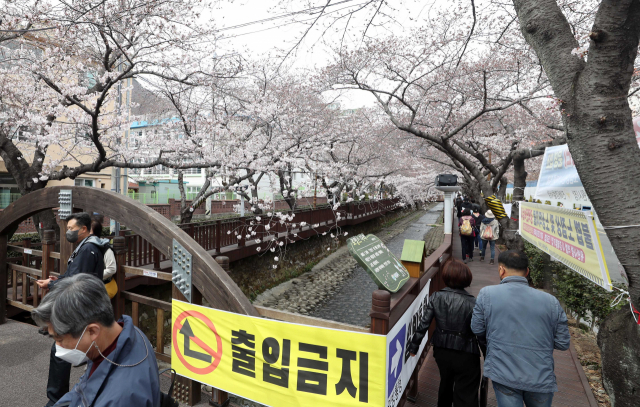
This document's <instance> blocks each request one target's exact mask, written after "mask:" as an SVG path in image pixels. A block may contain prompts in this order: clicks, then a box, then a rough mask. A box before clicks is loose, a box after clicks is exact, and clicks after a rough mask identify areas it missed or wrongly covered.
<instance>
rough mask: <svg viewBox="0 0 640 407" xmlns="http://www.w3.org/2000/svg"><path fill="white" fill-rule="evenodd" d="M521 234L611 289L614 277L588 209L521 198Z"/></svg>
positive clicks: (566, 263)
mask: <svg viewBox="0 0 640 407" xmlns="http://www.w3.org/2000/svg"><path fill="white" fill-rule="evenodd" d="M520 234H521V235H522V237H523V238H525V239H527V240H528V241H529V242H531V243H533V244H534V245H536V246H537V247H538V248H540V249H541V250H543V251H545V252H546V253H548V254H550V255H551V256H553V257H554V258H555V259H557V260H559V261H560V262H562V263H563V264H565V265H566V266H568V267H569V268H571V269H573V270H575V271H577V272H578V273H580V274H581V275H582V276H584V277H586V278H588V279H589V280H591V281H593V282H594V283H596V284H598V285H599V286H601V287H603V288H605V289H606V290H608V291H611V279H610V277H609V271H608V269H607V263H606V260H605V257H604V253H603V251H602V245H601V244H600V238H599V236H598V232H597V230H596V227H595V222H594V220H593V218H592V217H590V216H588V215H587V214H586V213H585V212H583V211H576V210H573V209H565V208H560V207H554V206H551V205H542V204H535V203H531V202H521V203H520Z"/></svg>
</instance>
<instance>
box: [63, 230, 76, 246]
mask: <svg viewBox="0 0 640 407" xmlns="http://www.w3.org/2000/svg"><path fill="white" fill-rule="evenodd" d="M78 232H79V230H67V233H65V237H66V238H67V241H69V243H75V242H77V241H78Z"/></svg>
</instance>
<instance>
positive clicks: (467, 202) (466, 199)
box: [461, 196, 473, 213]
mask: <svg viewBox="0 0 640 407" xmlns="http://www.w3.org/2000/svg"><path fill="white" fill-rule="evenodd" d="M461 208H462V210H465V209H469V213H471V212H473V204H472V203H471V201H470V200H469V197H468V196H465V197H464V200H463V201H462V205H461Z"/></svg>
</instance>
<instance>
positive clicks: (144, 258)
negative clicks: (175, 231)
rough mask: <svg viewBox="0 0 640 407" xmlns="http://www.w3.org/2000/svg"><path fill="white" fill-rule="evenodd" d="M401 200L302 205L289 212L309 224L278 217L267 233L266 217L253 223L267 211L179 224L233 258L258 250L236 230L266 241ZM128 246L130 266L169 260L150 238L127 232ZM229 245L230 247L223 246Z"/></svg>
mask: <svg viewBox="0 0 640 407" xmlns="http://www.w3.org/2000/svg"><path fill="white" fill-rule="evenodd" d="M398 202H399V200H398V199H384V200H381V201H374V202H351V203H348V204H343V205H341V206H340V207H339V208H338V209H337V210H336V211H335V212H334V211H333V210H332V208H330V207H322V208H316V209H311V208H305V209H298V210H296V211H291V212H289V213H288V214H289V215H292V214H293V215H294V219H293V221H292V222H293V223H295V224H296V225H300V223H301V222H305V223H306V224H307V225H308V226H305V228H300V227H297V228H295V230H291V228H288V226H287V225H284V224H282V223H280V222H279V221H278V220H277V219H274V220H272V221H270V222H269V226H270V229H269V233H265V232H266V231H265V223H264V220H263V222H262V223H261V224H257V222H256V223H255V224H253V225H252V224H251V222H252V221H254V219H255V217H256V216H262V218H263V219H264V218H265V215H255V216H246V217H240V218H232V219H227V220H214V221H207V222H198V223H185V224H179V225H178V227H180V228H181V229H182V230H183V231H185V232H186V233H187V234H188V235H189V236H191V237H192V238H193V239H194V240H195V241H196V242H198V244H199V245H200V246H202V247H203V248H204V249H205V250H207V251H215V253H216V254H218V255H219V254H223V253H225V254H224V255H225V256H228V257H231V258H232V260H238V259H240V258H244V257H247V256H250V255H254V254H255V253H254V252H252V251H245V250H242V247H244V246H245V244H246V243H245V240H246V239H240V240H238V239H237V238H236V236H235V234H234V231H238V232H240V233H243V234H246V232H247V230H248V228H249V227H251V228H252V230H253V231H255V232H256V234H257V236H260V238H261V239H262V240H263V241H266V240H269V239H274V238H278V237H279V236H280V237H279V238H280V239H282V237H281V234H283V233H290V234H293V233H299V232H300V230H301V229H305V230H307V231H308V228H309V225H324V226H323V227H321V229H323V230H322V231H324V229H328V228H329V227H335V226H336V224H337V226H345V225H352V224H358V223H361V222H365V221H367V220H370V219H373V218H376V217H380V216H382V215H384V214H385V213H387V212H388V211H392V210H394V209H396V204H397V203H398ZM335 213H340V220H339V221H338V222H336V215H335ZM229 232H230V233H229ZM307 234H309V233H307ZM125 246H126V247H127V255H126V257H125V262H126V265H127V266H130V267H143V266H149V265H153V268H154V269H155V270H161V269H162V267H161V262H163V261H165V260H168V259H167V258H166V256H164V255H163V254H162V253H161V252H160V250H158V249H157V248H155V247H153V246H152V245H151V244H150V243H149V242H148V241H147V240H145V239H144V238H142V236H139V235H137V234H125ZM225 247H226V248H228V249H226V250H223V248H225ZM229 250H231V251H234V250H235V251H237V252H239V253H233V254H226V252H227V251H229Z"/></svg>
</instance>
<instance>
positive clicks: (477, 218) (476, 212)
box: [471, 203, 484, 251]
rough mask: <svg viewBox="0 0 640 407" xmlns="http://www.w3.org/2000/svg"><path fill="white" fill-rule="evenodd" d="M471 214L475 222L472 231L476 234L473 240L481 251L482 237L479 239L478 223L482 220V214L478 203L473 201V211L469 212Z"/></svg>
mask: <svg viewBox="0 0 640 407" xmlns="http://www.w3.org/2000/svg"><path fill="white" fill-rule="evenodd" d="M471 216H473V220H474V222H475V224H476V225H475V227H474V228H473V231H474V232H475V235H476V237H475V239H474V241H473V242H474V245H475V247H476V248H478V249H479V251H482V239H480V224H481V223H482V221H483V220H484V215H483V214H481V213H480V205H478V204H475V203H474V204H473V213H472V214H471Z"/></svg>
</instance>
